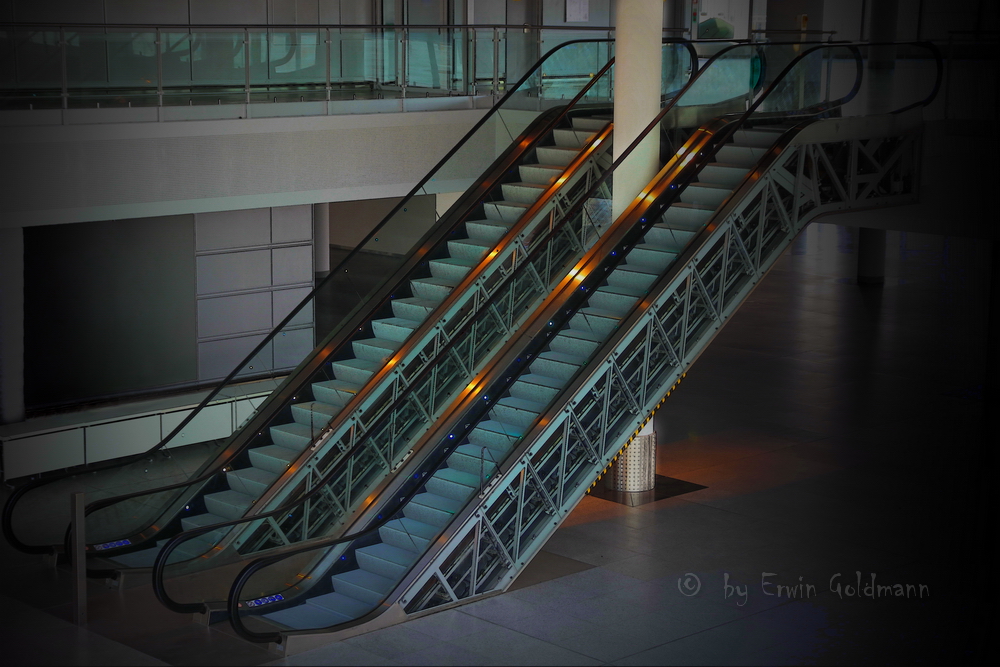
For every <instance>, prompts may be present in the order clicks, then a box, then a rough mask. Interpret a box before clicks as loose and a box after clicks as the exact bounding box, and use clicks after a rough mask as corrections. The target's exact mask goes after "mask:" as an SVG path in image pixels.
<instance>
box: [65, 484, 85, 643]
mask: <svg viewBox="0 0 1000 667" xmlns="http://www.w3.org/2000/svg"><path fill="white" fill-rule="evenodd" d="M84 496H85V494H84V493H83V492H81V491H77V492H76V493H71V494H70V497H69V502H70V513H71V514H70V516H71V517H72V523H71V524H70V525H71V531H72V532H71V534H70V545H71V548H72V550H73V553H72V554H70V559H71V562H72V565H71V567H72V569H73V622H74V623H76V624H77V625H86V624H87V550H86V549H87V546H86V545H87V541H86V536H85V532H86V530H85V527H84V521H85V520H86V519H85V518H84V513H83V510H84V508H85V507H86V502H85V501H84Z"/></svg>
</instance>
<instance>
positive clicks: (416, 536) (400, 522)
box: [378, 517, 438, 553]
mask: <svg viewBox="0 0 1000 667" xmlns="http://www.w3.org/2000/svg"><path fill="white" fill-rule="evenodd" d="M378 534H379V537H381V538H382V541H383V542H385V543H386V544H391V545H392V546H394V547H399V548H400V549H405V550H407V551H413V552H419V553H423V551H424V549H426V548H427V546H428V545H429V544H430V543H431V542H432V541H433V540H434V538H435V537H437V534H438V529H437V528H436V527H435V526H431V525H430V524H426V523H421V522H420V521H415V520H413V519H410V518H407V517H403V518H402V519H393V520H392V521H389V522H388V523H386V524H385V525H384V526H382V527H381V528H379V529H378Z"/></svg>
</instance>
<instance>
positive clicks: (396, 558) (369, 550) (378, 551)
mask: <svg viewBox="0 0 1000 667" xmlns="http://www.w3.org/2000/svg"><path fill="white" fill-rule="evenodd" d="M361 552H364V553H365V554H367V555H368V556H371V557H372V558H378V559H381V560H385V561H388V562H390V563H393V564H395V565H402V566H404V567H405V566H408V565H412V564H413V561H414V557H415V556H416V554H414V553H413V552H412V551H406V550H405V549H400V548H399V547H394V546H392V545H391V544H385V543H384V542H380V543H379V544H371V545H369V546H367V547H361V548H360V549H358V553H361Z"/></svg>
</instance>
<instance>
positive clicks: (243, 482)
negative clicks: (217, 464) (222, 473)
mask: <svg viewBox="0 0 1000 667" xmlns="http://www.w3.org/2000/svg"><path fill="white" fill-rule="evenodd" d="M226 482H227V483H228V484H229V488H230V489H232V490H233V491H239V492H240V493H245V494H247V495H248V496H253V497H255V498H259V497H260V496H261V495H263V493H264V492H265V491H267V489H268V487H270V486H271V485H270V484H263V483H261V482H259V481H257V480H255V479H246V478H244V477H240V476H239V475H238V474H235V471H234V472H229V473H227V474H226Z"/></svg>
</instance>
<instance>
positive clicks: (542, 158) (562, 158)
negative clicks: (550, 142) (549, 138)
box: [535, 146, 577, 167]
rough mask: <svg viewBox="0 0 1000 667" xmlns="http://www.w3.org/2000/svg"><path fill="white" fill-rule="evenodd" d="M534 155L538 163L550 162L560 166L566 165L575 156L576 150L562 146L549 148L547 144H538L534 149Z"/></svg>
mask: <svg viewBox="0 0 1000 667" xmlns="http://www.w3.org/2000/svg"><path fill="white" fill-rule="evenodd" d="M535 155H536V157H537V159H538V162H539V164H551V165H558V166H560V167H565V166H568V165H569V163H570V162H572V161H573V159H574V158H575V157H576V156H577V152H576V151H572V150H566V149H564V148H551V147H549V146H539V147H538V148H536V149H535Z"/></svg>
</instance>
